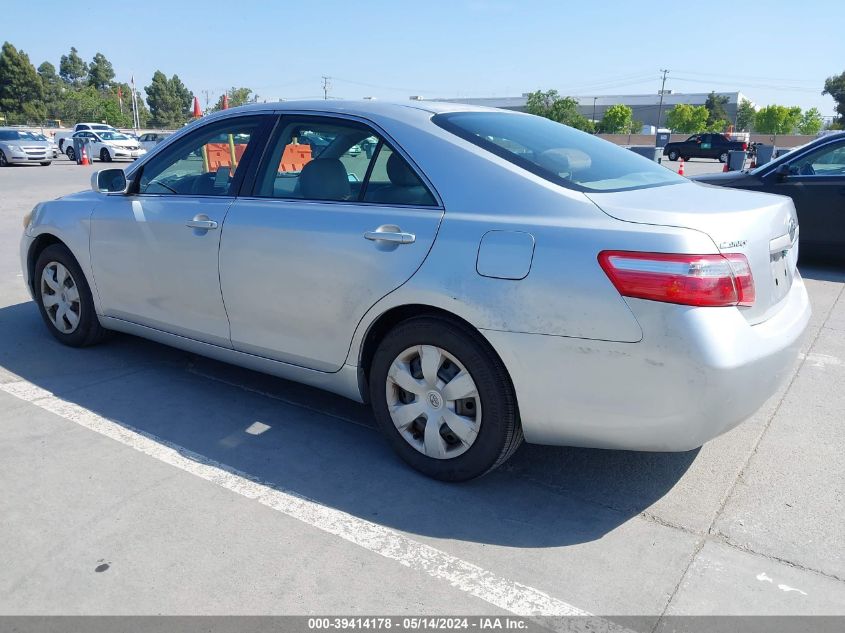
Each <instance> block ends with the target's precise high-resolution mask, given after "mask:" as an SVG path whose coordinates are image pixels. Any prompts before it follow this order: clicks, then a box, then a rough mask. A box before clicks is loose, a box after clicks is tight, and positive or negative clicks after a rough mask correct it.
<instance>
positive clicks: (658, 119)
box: [657, 68, 669, 132]
mask: <svg viewBox="0 0 845 633" xmlns="http://www.w3.org/2000/svg"><path fill="white" fill-rule="evenodd" d="M660 72H662V73H663V82H662V83H661V84H660V105H659V106H657V131H658V132H659V131H660V115H661V114H663V91H664V89H665V88H666V75H668V74H669V71H668V70H666V69H664V68H661V69H660Z"/></svg>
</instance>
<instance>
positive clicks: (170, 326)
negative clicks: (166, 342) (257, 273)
mask: <svg viewBox="0 0 845 633" xmlns="http://www.w3.org/2000/svg"><path fill="white" fill-rule="evenodd" d="M268 123H272V116H270V115H260V114H259V115H253V116H238V117H228V118H225V119H223V120H221V121H217V122H215V123H211V124H207V125H204V126H202V127H200V128H198V129H196V130H194V131H193V132H191V133H190V134H188V135H186V136H184V137H183V138H182V139H180V141H179V142H177V143H175V144H174V145H173V146H172V147H170V148H168V150H167V151H165V152H163V153H162V154H159V155H158V156H155V157H153V158H152V159H151V160H149V161H147V162H146V163H144V164H143V165H141V166H140V168H139V169H138V170H136V171H134V172H132V174H131V177H132V184H131V187H130V193H129V194H128V195H108V196H105V198H104V200H103V201H102V202H101V203H100V204H98V205H97V207H96V208H95V209H94V212H93V216H92V226H91V262H92V267H93V270H94V280H95V283H96V286H97V292H98V293H99V296H100V300H101V302H102V305H103V309H104V313H105V315H106V316H110V317H115V318H119V319H124V320H126V321H131V322H133V323H138V324H141V325H145V326H148V327H152V328H156V329H159V330H163V331H166V332H170V333H173V334H178V335H180V336H186V337H189V338H193V339H197V340H200V341H204V342H208V343H213V344H215V345H222V346H226V347H231V341H230V339H229V322H228V320H227V318H226V310H225V307H224V305H223V298H222V297H221V295H220V282H219V276H218V251H219V246H220V227H221V226H222V225H223V220H224V218H225V217H226V212H227V210H228V209H229V207H230V206H231V204H232V201H233V200H234V199H235V193H236V191H237V188H238V187H239V186H240V182H241V180H242V179H243V173H244V171H245V168H246V167H247V165H248V163H249V160H250V159H251V156H252V154H253V153H254V151H255V147H256V146H258V148H259V150H260V149H261V147H262V145H261V144H262V143H263V141H264V140H265V139H266V129H265V128H264V127H263V126H264V125H265V124H268Z"/></svg>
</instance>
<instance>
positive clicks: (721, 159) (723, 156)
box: [719, 152, 728, 163]
mask: <svg viewBox="0 0 845 633" xmlns="http://www.w3.org/2000/svg"><path fill="white" fill-rule="evenodd" d="M719 162H720V163H727V162H728V153H727V152H722V153H721V154H719Z"/></svg>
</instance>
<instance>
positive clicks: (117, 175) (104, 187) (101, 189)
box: [91, 169, 129, 193]
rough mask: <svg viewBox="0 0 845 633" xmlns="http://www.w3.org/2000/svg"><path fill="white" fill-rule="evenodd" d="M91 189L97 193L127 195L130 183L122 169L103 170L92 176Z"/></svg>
mask: <svg viewBox="0 0 845 633" xmlns="http://www.w3.org/2000/svg"><path fill="white" fill-rule="evenodd" d="M91 189H93V190H94V191H96V192H97V193H126V191H127V189H129V181H128V180H126V174H125V173H123V170H122V169H101V170H100V171H95V172H94V173H93V174H91Z"/></svg>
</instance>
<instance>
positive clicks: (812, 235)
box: [768, 140, 845, 252]
mask: <svg viewBox="0 0 845 633" xmlns="http://www.w3.org/2000/svg"><path fill="white" fill-rule="evenodd" d="M788 165H789V167H788V168H789V174H788V175H785V176H784V175H780V174H777V173H774V174H771V175H770V176H769V177H768V178H769V179H770V180H771V181H772V183H773V184H772V186H771V188H770V189H769V190H770V191H772V193H779V192H780V191H787V190H788V191H789V193H790V195H791V197H792V199H793V200H794V201H795V208H796V210H797V211H798V222H799V225H800V231H801V243H802V245H805V246H807V247H808V248H809V249H814V250H819V251H820V252H821V251H823V252H834V251H836V250H839V251H840V252H841V251H842V249H845V140H840V141H837V142H831V143H826V144H823V145H822V146H821V147H819V148H817V149H815V150H811V151H809V152H806V153H804V154H802V155H800V156H797V157H795V159H793V160H791V161H789V163H788Z"/></svg>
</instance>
